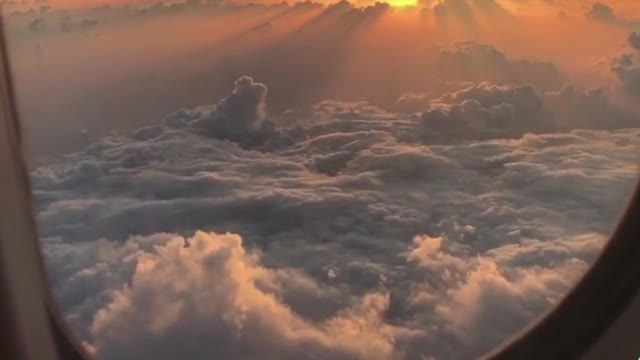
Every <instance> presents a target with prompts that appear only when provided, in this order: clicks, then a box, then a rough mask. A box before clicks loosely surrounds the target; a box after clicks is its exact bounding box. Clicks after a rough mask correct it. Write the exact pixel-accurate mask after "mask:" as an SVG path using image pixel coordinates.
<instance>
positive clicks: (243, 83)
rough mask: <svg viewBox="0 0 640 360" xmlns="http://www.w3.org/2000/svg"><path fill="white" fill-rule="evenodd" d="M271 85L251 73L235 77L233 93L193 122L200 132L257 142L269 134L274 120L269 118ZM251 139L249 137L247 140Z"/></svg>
mask: <svg viewBox="0 0 640 360" xmlns="http://www.w3.org/2000/svg"><path fill="white" fill-rule="evenodd" d="M266 96H267V87H266V86H265V85H264V84H261V83H257V82H254V81H253V79H252V78H251V77H249V76H243V77H241V78H239V79H238V80H236V81H235V83H234V89H233V92H232V93H231V95H229V96H228V97H226V98H224V99H222V100H221V101H220V102H219V103H218V104H217V105H216V106H215V107H214V108H213V109H211V111H210V112H209V113H207V114H204V116H202V117H200V118H198V119H195V120H193V121H192V122H190V123H189V126H190V127H191V128H192V129H194V130H195V131H197V132H200V133H203V134H206V135H208V136H213V137H215V138H218V139H229V140H233V141H237V142H240V141H242V142H247V141H248V143H253V142H256V141H260V140H261V139H260V138H261V137H264V136H268V135H269V132H271V131H272V126H273V125H272V124H271V123H270V122H268V121H267V122H265V120H266V114H265V107H266V103H265V99H266ZM247 139H248V140H247Z"/></svg>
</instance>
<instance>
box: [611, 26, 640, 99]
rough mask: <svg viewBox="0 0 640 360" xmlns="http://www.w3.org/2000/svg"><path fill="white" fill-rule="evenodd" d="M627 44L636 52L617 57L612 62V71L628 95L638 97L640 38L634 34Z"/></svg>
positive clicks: (639, 87)
mask: <svg viewBox="0 0 640 360" xmlns="http://www.w3.org/2000/svg"><path fill="white" fill-rule="evenodd" d="M627 42H628V44H629V46H631V48H632V49H633V50H635V52H633V53H625V54H622V55H620V56H618V57H615V58H614V59H613V60H612V61H611V71H612V72H613V73H614V74H615V75H616V77H617V78H618V81H619V82H620V85H621V87H622V89H623V90H624V91H625V92H626V93H627V94H629V95H631V96H638V95H640V36H639V35H638V33H636V32H632V33H631V34H630V35H629V37H628V38H627Z"/></svg>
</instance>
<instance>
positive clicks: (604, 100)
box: [418, 83, 640, 142]
mask: <svg viewBox="0 0 640 360" xmlns="http://www.w3.org/2000/svg"><path fill="white" fill-rule="evenodd" d="M430 107H431V109H430V110H429V111H426V112H424V113H423V114H422V120H421V126H420V127H419V129H418V130H419V132H418V135H419V136H421V137H422V138H423V139H425V140H427V141H431V142H434V141H435V142H440V141H443V140H444V141H456V140H460V139H480V138H503V137H519V136H522V135H524V134H526V133H552V132H557V131H567V130H571V129H613V128H625V127H634V126H637V125H638V124H639V123H640V118H639V117H638V115H637V114H635V113H634V112H633V111H631V110H629V109H626V108H624V107H623V106H621V105H618V104H616V103H615V102H613V101H612V100H611V99H610V98H609V97H608V96H607V94H606V92H605V91H604V90H602V89H595V90H589V91H586V92H585V91H581V90H577V89H575V88H574V87H572V86H565V87H564V88H563V89H562V90H560V91H557V92H554V91H550V92H544V93H539V92H538V91H536V90H535V89H534V88H533V87H532V86H531V85H517V86H516V85H504V86H499V85H492V84H489V83H481V84H478V85H473V86H470V87H468V88H465V89H462V90H459V91H455V92H451V93H447V94H444V95H443V96H441V97H440V98H438V99H435V100H432V101H431V105H430Z"/></svg>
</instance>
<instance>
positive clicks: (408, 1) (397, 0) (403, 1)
mask: <svg viewBox="0 0 640 360" xmlns="http://www.w3.org/2000/svg"><path fill="white" fill-rule="evenodd" d="M387 2H388V3H389V5H391V6H393V7H409V6H416V5H418V0H388V1H387Z"/></svg>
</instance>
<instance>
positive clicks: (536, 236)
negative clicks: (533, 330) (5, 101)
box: [0, 0, 640, 360]
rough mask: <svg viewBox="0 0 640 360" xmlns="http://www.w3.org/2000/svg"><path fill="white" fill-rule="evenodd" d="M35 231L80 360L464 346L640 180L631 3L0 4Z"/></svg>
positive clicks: (636, 9)
mask: <svg viewBox="0 0 640 360" xmlns="http://www.w3.org/2000/svg"><path fill="white" fill-rule="evenodd" d="M0 3H1V5H2V15H3V16H2V19H3V26H4V31H5V35H6V37H7V42H8V49H9V59H10V62H11V69H12V75H13V83H14V86H15V92H16V95H17V102H18V108H19V113H20V120H21V125H22V128H23V131H24V137H25V141H26V144H27V150H28V153H29V159H28V166H29V172H30V176H31V181H32V188H33V195H34V208H35V211H36V214H35V215H36V218H37V221H38V226H39V232H40V237H41V250H42V252H43V255H44V260H45V262H46V264H45V265H46V268H47V271H48V278H49V281H50V284H51V286H52V293H53V294H54V296H55V298H56V300H57V303H58V306H59V307H60V309H61V311H62V313H63V315H64V318H65V320H66V321H67V323H68V325H69V326H70V328H71V329H72V330H73V331H74V334H75V337H76V339H77V341H78V342H79V343H81V344H82V346H83V347H84V349H86V351H87V352H88V353H90V354H92V355H93V356H95V357H96V358H97V359H104V360H110V359H118V360H121V359H167V360H171V359H210V358H212V356H214V357H215V358H217V359H223V360H253V359H273V360H275V359H278V360H280V359H282V360H288V359H291V360H293V359H296V360H298V359H300V360H305V359H338V360H341V359H367V360H369V359H380V360H387V359H399V360H400V359H401V360H405V359H406V360H426V359H433V360H440V359H444V360H448V359H472V358H476V357H478V356H481V355H483V354H485V353H487V352H488V351H491V350H492V349H494V348H495V347H496V346H498V345H500V344H501V343H502V342H504V341H506V340H507V339H508V338H509V337H510V336H512V335H514V334H515V333H517V332H518V331H520V330H521V329H523V328H525V327H526V326H527V325H529V324H530V323H531V322H532V321H534V320H535V319H536V318H537V317H538V316H540V315H541V314H543V313H544V312H545V311H548V310H550V309H552V308H553V306H554V305H555V304H556V303H557V302H558V301H559V300H561V299H562V297H563V296H564V295H566V294H567V293H568V292H569V291H570V290H571V288H572V287H573V286H574V284H575V283H576V282H577V281H578V280H579V279H580V277H581V276H582V275H583V274H584V273H585V271H586V270H588V269H589V267H590V265H591V264H592V263H593V262H594V261H595V259H596V258H597V256H598V255H599V253H600V251H601V249H602V247H603V246H604V244H605V242H606V240H607V238H608V237H609V235H610V234H611V232H612V230H613V228H614V226H615V225H616V222H617V221H618V219H619V217H620V215H621V213H622V211H623V209H624V207H625V206H626V204H627V202H628V199H629V197H630V195H631V193H632V190H633V188H634V185H635V184H636V182H637V180H638V159H639V158H640V157H639V154H640V153H639V150H640V108H639V107H638V99H639V98H640V32H636V31H634V30H637V29H640V4H639V3H637V2H636V1H632V0H608V1H607V2H606V3H605V2H584V1H578V0H566V1H543V0H539V1H536V0H532V1H522V0H389V1H388V2H373V1H366V0H353V1H351V2H349V1H340V2H334V1H300V2H295V1H290V2H278V1H270V0H254V1H253V2H248V1H243V0H186V1H162V0H159V1H155V2H154V1H145V0H139V1H136V0H84V1H81V0H24V1H12V0H4V1H1V2H0Z"/></svg>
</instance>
